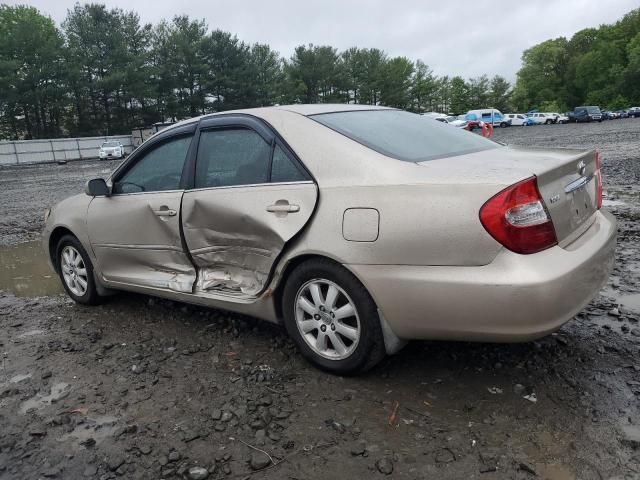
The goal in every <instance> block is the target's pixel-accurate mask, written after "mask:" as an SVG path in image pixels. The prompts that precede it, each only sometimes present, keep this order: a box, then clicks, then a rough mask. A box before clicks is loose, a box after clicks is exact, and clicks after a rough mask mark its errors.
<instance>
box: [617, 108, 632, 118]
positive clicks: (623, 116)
mask: <svg viewBox="0 0 640 480" xmlns="http://www.w3.org/2000/svg"><path fill="white" fill-rule="evenodd" d="M616 113H617V114H618V115H619V116H620V118H629V114H628V113H627V111H626V110H618V111H616Z"/></svg>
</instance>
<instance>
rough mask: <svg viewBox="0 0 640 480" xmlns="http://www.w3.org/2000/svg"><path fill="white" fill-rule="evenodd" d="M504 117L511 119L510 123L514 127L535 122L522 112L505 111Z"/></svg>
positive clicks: (526, 125) (525, 125)
mask: <svg viewBox="0 0 640 480" xmlns="http://www.w3.org/2000/svg"><path fill="white" fill-rule="evenodd" d="M505 117H506V118H508V119H509V120H511V125H512V126H514V127H528V126H531V125H535V124H536V122H534V121H533V119H531V118H529V117H527V116H526V115H525V114H524V113H507V114H505Z"/></svg>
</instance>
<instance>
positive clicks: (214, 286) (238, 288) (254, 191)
mask: <svg viewBox="0 0 640 480" xmlns="http://www.w3.org/2000/svg"><path fill="white" fill-rule="evenodd" d="M316 199H317V189H316V186H315V184H313V183H312V182H305V183H296V184H264V185H253V186H242V187H228V188H210V189H201V190H193V191H188V192H185V195H184V199H183V203H182V218H183V232H184V237H185V241H186V244H187V247H188V249H189V253H190V254H191V257H192V258H193V262H194V263H195V265H196V267H197V269H198V281H197V284H196V288H195V291H196V293H198V292H200V293H202V292H212V291H218V292H221V293H225V294H229V295H234V296H239V297H245V298H250V297H254V296H255V295H257V294H258V293H259V292H260V291H261V290H263V289H264V287H265V284H266V282H267V280H268V277H269V273H270V271H271V268H272V266H273V263H274V261H275V260H276V258H277V257H278V255H279V254H280V252H281V251H282V249H283V247H284V245H285V243H286V242H287V241H289V240H290V239H291V238H292V237H293V236H294V235H295V234H296V233H298V232H299V231H300V230H301V229H302V228H303V227H304V225H305V224H306V223H307V221H308V220H309V218H311V215H312V213H313V210H314V207H315V204H316ZM287 205H288V206H289V207H287V208H288V210H290V211H283V210H287V208H284V207H283V206H287ZM274 207H275V208H274ZM269 210H271V211H269Z"/></svg>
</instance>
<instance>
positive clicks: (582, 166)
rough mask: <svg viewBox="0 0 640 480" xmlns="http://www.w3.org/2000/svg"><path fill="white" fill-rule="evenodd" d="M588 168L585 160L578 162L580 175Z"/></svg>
mask: <svg viewBox="0 0 640 480" xmlns="http://www.w3.org/2000/svg"><path fill="white" fill-rule="evenodd" d="M586 170H587V165H586V164H585V163H584V160H580V162H578V173H579V174H580V175H584V172H585V171H586Z"/></svg>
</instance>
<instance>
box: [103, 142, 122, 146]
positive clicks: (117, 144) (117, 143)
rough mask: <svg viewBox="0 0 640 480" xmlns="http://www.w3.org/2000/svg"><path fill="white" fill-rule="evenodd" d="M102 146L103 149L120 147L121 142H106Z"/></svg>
mask: <svg viewBox="0 0 640 480" xmlns="http://www.w3.org/2000/svg"><path fill="white" fill-rule="evenodd" d="M102 146H103V147H119V146H120V142H104V143H103V144H102Z"/></svg>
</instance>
